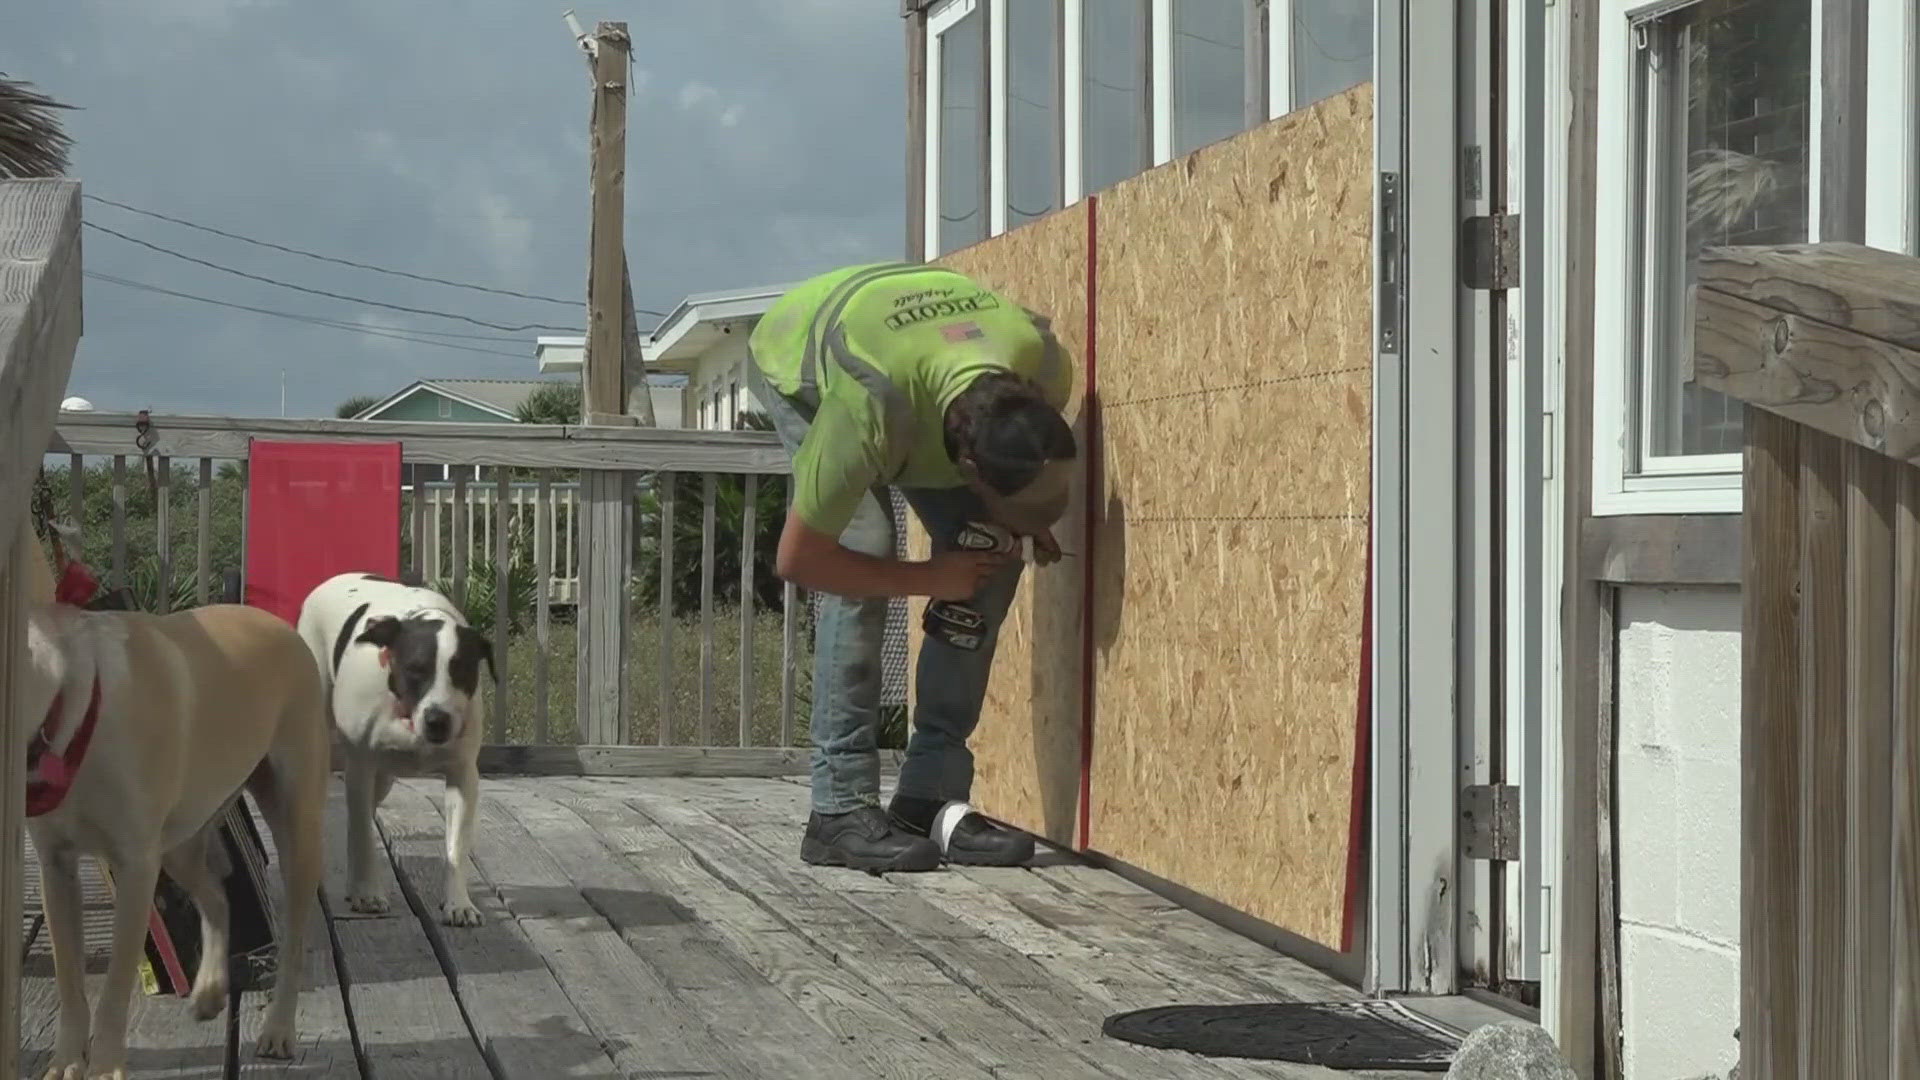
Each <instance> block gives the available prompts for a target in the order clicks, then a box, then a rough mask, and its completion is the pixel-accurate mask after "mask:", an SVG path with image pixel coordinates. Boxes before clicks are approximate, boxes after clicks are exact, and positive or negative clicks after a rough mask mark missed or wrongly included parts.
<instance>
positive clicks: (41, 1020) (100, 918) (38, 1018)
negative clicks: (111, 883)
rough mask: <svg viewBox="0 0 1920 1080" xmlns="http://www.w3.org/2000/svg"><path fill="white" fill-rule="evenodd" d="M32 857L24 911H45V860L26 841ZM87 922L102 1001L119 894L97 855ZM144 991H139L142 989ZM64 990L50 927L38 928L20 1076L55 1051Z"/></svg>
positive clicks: (23, 1012)
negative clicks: (42, 877) (109, 887)
mask: <svg viewBox="0 0 1920 1080" xmlns="http://www.w3.org/2000/svg"><path fill="white" fill-rule="evenodd" d="M21 850H22V852H23V853H24V854H25V856H26V860H25V869H26V881H27V882H28V888H29V894H28V895H29V897H30V903H28V904H23V906H22V910H23V911H30V912H31V913H32V914H34V915H38V914H39V913H40V863H39V860H38V859H37V858H35V856H34V851H33V842H32V841H31V840H27V841H25V842H24V843H22V844H21ZM80 894H81V924H82V926H83V927H84V931H83V932H84V933H85V935H86V942H87V976H88V977H87V1003H88V1005H89V1011H91V1006H92V1003H93V1002H96V1001H98V1000H100V984H101V980H102V976H103V975H104V974H105V973H106V970H107V954H108V952H109V951H110V950H109V946H110V944H111V943H112V941H113V898H112V894H110V893H109V892H108V891H107V883H106V878H105V876H104V875H102V874H101V873H100V868H99V866H98V865H97V864H96V863H95V862H94V861H93V860H92V859H81V860H80ZM137 992H138V991H137V990H136V993H137ZM59 1020H60V994H59V989H58V988H57V987H56V986H55V985H54V977H53V945H52V942H51V941H50V940H49V939H48V937H47V934H46V930H45V928H44V927H40V928H38V929H37V930H36V932H35V934H34V936H33V938H32V940H31V941H29V942H28V943H27V948H26V952H25V954H24V960H23V961H22V963H21V965H20V1074H21V1075H22V1076H33V1077H38V1076H39V1075H40V1074H41V1072H43V1071H45V1069H46V1068H47V1064H48V1059H49V1058H50V1057H51V1056H52V1055H53V1040H54V1039H55V1037H56V1036H57V1035H58V1033H59V1032H58V1029H59Z"/></svg>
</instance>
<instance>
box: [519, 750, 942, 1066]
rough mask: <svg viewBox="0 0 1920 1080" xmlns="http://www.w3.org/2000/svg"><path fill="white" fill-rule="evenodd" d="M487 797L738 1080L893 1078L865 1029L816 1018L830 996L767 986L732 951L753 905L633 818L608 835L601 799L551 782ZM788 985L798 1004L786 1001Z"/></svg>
mask: <svg viewBox="0 0 1920 1080" xmlns="http://www.w3.org/2000/svg"><path fill="white" fill-rule="evenodd" d="M493 797H494V798H495V799H496V800H498V801H500V802H501V803H504V804H506V805H507V806H508V808H509V809H510V810H511V811H512V813H513V814H514V816H515V817H516V818H518V819H519V820H520V822H521V823H522V824H524V825H525V826H526V827H527V828H528V830H529V831H530V832H532V833H533V834H534V835H535V836H536V837H538V838H539V840H540V843H541V845H542V846H543V847H544V848H545V849H546V850H547V852H548V853H549V854H551V855H552V856H553V857H554V860H555V861H556V862H557V863H559V864H560V865H561V866H562V867H563V868H564V869H565V871H566V872H567V874H568V876H570V877H571V878H572V879H573V880H574V882H575V883H576V884H577V885H579V886H580V888H581V889H582V891H583V895H584V896H585V898H586V899H587V901H588V902H589V903H590V904H591V905H592V907H593V908H594V910H596V911H597V912H599V913H600V914H601V916H603V917H604V918H605V919H606V920H607V921H608V922H609V923H611V924H612V925H613V926H614V927H615V928H616V929H617V930H618V931H619V933H620V935H621V937H622V939H623V940H625V941H626V943H627V944H628V946H629V947H630V948H632V949H633V951H634V952H635V953H636V954H637V955H638V956H640V957H641V958H642V959H643V960H644V961H645V962H646V963H647V965H648V966H649V967H650V968H652V969H653V970H654V971H655V972H657V973H658V975H659V977H660V979H661V980H662V981H663V982H664V983H665V985H666V986H668V987H669V988H670V989H671V992H672V996H673V998H674V1000H675V1001H677V1002H681V1003H684V1004H685V1005H686V1006H687V1007H689V1008H691V1009H692V1010H693V1011H694V1012H695V1013H696V1014H697V1015H700V1016H703V1017H705V1018H707V1023H708V1024H709V1025H710V1026H711V1028H712V1030H713V1031H714V1032H715V1034H716V1035H719V1036H721V1037H722V1038H723V1039H726V1040H728V1041H727V1046H728V1047H729V1049H730V1050H731V1051H732V1052H733V1053H734V1054H735V1055H736V1056H737V1057H738V1058H739V1059H740V1061H741V1064H742V1065H744V1066H747V1067H749V1068H750V1069H752V1070H753V1071H751V1072H744V1071H743V1072H742V1073H740V1074H739V1075H741V1076H749V1077H751V1076H764V1077H793V1078H795V1080H828V1078H842V1077H847V1078H851V1077H859V1076H886V1075H893V1074H889V1073H886V1072H876V1071H875V1070H874V1069H873V1068H871V1067H870V1066H869V1065H868V1064H867V1060H868V1057H869V1053H870V1051H869V1049H868V1048H867V1047H866V1046H864V1045H861V1042H862V1040H863V1039H864V1037H865V1035H866V1033H865V1032H864V1031H862V1030H861V1029H860V1028H859V1026H858V1025H857V1024H854V1025H849V1027H850V1030H849V1031H848V1032H847V1034H845V1035H841V1034H836V1033H835V1032H834V1031H833V1030H831V1025H830V1024H829V1023H826V1022H823V1021H817V1020H816V1019H815V1017H816V1016H821V1015H823V1014H837V1013H839V1012H840V1011H841V1009H840V1006H839V1004H838V1001H837V995H835V994H834V993H833V992H832V991H831V990H830V989H828V990H824V991H815V990H814V989H813V988H811V987H807V986H803V985H797V984H798V982H799V980H797V979H793V978H783V979H780V980H776V979H774V978H769V977H768V976H767V974H766V972H764V971H762V970H760V969H759V968H756V967H755V966H754V965H753V964H752V963H751V962H750V961H749V959H748V958H747V957H746V956H744V955H742V954H741V953H740V952H739V951H736V950H735V949H734V948H733V947H731V946H730V944H729V943H728V940H727V937H728V934H729V927H730V923H729V920H728V919H727V914H728V910H729V909H730V908H735V907H739V906H744V905H750V903H751V902H750V901H748V900H747V899H746V898H745V897H741V896H739V895H737V894H735V893H733V892H732V891H731V890H728V889H726V887H725V886H723V885H721V884H720V883H718V882H716V881H714V880H713V879H712V878H710V877H708V876H707V875H706V873H705V871H703V870H701V869H700V868H699V867H698V866H696V865H694V863H693V860H692V858H691V857H690V856H688V855H686V853H685V851H684V850H683V849H681V848H680V847H679V845H678V844H677V843H676V842H674V841H673V840H671V839H669V838H667V837H666V836H665V835H664V834H661V833H659V832H658V830H655V829H651V827H642V826H641V825H639V824H637V822H638V819H639V815H637V814H634V813H632V812H631V811H626V812H625V814H626V817H627V818H628V819H629V820H628V821H615V822H613V823H612V826H611V828H608V827H605V826H606V823H605V822H603V821H602V820H601V816H600V815H601V813H602V808H601V806H600V805H599V804H598V801H597V800H595V799H593V798H590V797H584V796H580V795H578V794H575V793H572V792H569V791H565V790H562V789H561V788H560V787H559V786H558V785H557V784H553V783H546V782H542V783H539V784H534V783H527V784H524V785H518V786H514V787H511V788H507V789H505V790H500V788H499V786H496V791H495V794H494V796H493ZM590 822H591V824H590ZM782 984H784V985H782ZM789 988H792V989H793V990H794V991H795V992H796V993H798V994H799V995H800V996H799V997H794V996H790V995H789V993H788V989H789ZM907 1075H912V1074H911V1073H909V1074H907Z"/></svg>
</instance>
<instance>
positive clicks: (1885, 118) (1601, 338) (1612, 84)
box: [1275, 0, 1920, 516]
mask: <svg viewBox="0 0 1920 1080" xmlns="http://www.w3.org/2000/svg"><path fill="white" fill-rule="evenodd" d="M1275 2H1277V3H1285V2H1287V0H1275ZM1808 7H1809V15H1808V17H1809V18H1810V19H1811V20H1812V22H1811V25H1812V28H1813V29H1812V33H1811V34H1810V35H1809V43H1808V45H1809V49H1810V51H1811V52H1812V56H1811V57H1810V58H1809V61H1810V63H1809V69H1810V71H1811V77H1812V79H1813V85H1812V86H1811V87H1810V90H1811V94H1810V102H1809V108H1810V109H1811V111H1812V113H1813V115H1812V119H1811V127H1810V130H1809V150H1808V156H1809V158H1810V162H1809V173H1808V181H1809V182H1808V191H1807V198H1808V208H1809V213H1808V226H1809V228H1808V235H1809V236H1810V237H1813V238H1815V239H1817V238H1818V236H1819V222H1818V214H1817V213H1815V212H1814V211H1815V209H1816V208H1817V207H1818V205H1819V197H1820V196H1819V177H1820V174H1821V169H1820V162H1821V159H1822V155H1823V154H1824V153H1825V148H1824V147H1823V145H1822V142H1821V138H1820V122H1819V101H1820V95H1821V87H1820V78H1821V72H1820V52H1821V50H1820V30H1821V20H1820V15H1819V7H1818V5H1817V3H1813V2H1811V0H1809V3H1808ZM1674 8H1676V5H1675V4H1673V3H1672V2H1671V0H1654V2H1647V0H1603V3H1602V7H1601V25H1600V57H1601V63H1600V79H1599V97H1598V101H1597V112H1598V128H1599V130H1598V138H1599V147H1600V155H1599V159H1600V161H1601V163H1602V170H1601V173H1600V176H1599V192H1598V199H1597V203H1598V205H1597V206H1596V213H1595V228H1596V237H1595V241H1596V243H1595V252H1594V256H1595V257H1594V269H1595V280H1596V282H1597V284H1596V294H1595V307H1594V406H1593V407H1594V424H1593V513H1594V514H1596V515H1601V516H1606V515H1618V514H1732V513H1739V512H1740V507H1741V497H1740V467H1741V455H1740V454H1737V453H1734V454H1714V455H1697V456H1692V457H1678V458H1664V459H1663V458H1652V459H1646V460H1645V461H1644V464H1643V465H1642V467H1641V469H1640V472H1639V473H1638V475H1629V474H1628V471H1627V470H1628V467H1629V465H1630V464H1632V463H1633V461H1634V459H1635V457H1637V456H1638V455H1637V453H1636V450H1637V448H1636V447H1633V446H1632V445H1630V440H1632V439H1635V438H1637V437H1638V435H1637V433H1636V431H1635V429H1634V425H1633V423H1632V416H1631V415H1630V414H1629V412H1628V403H1629V402H1631V401H1633V400H1634V399H1635V397H1636V396H1637V395H1638V394H1639V392H1640V378H1641V375H1642V372H1640V371H1637V370H1632V369H1631V365H1630V363H1629V361H1630V359H1631V358H1632V357H1633V354H1634V349H1633V348H1632V329H1631V327H1632V320H1633V318H1634V317H1635V312H1634V311H1632V310H1631V308H1632V304H1633V290H1632V289H1631V288H1630V284H1631V281H1632V278H1631V277H1630V276H1629V275H1630V274H1634V273H1638V272H1639V268H1638V267H1636V266H1633V265H1632V263H1631V260H1632V258H1633V254H1634V245H1633V244H1632V243H1631V242H1630V241H1629V240H1628V237H1629V236H1630V235H1631V232H1632V230H1633V228H1634V221H1633V198H1634V190H1635V189H1634V181H1635V177H1634V176H1633V175H1632V171H1633V168H1634V163H1635V162H1636V160H1637V159H1638V156H1639V155H1638V151H1637V147H1636V146H1635V144H1634V142H1633V140H1634V139H1635V137H1636V131H1635V124H1634V121H1633V116H1632V104H1633V96H1632V86H1631V79H1632V77H1633V72H1634V70H1635V68H1636V65H1635V64H1634V62H1633V58H1634V44H1635V43H1634V34H1633V29H1632V26H1631V22H1632V20H1633V19H1634V18H1635V17H1637V16H1642V15H1646V14H1654V13H1660V12H1663V11H1666V10H1672V9H1674ZM1917 23H1920V18H1917V17H1916V15H1915V13H1914V5H1913V0H1868V46H1867V48H1868V57H1867V117H1866V124H1867V163H1866V169H1867V242H1868V243H1869V244H1872V245H1874V246H1875V247H1881V248H1886V249H1888V250H1893V251H1904V252H1907V253H1909V254H1917V255H1920V192H1916V188H1917V187H1920V105H1916V103H1915V100H1914V99H1915V95H1916V92H1917V91H1920V78H1917V77H1916V70H1920V25H1916V24H1917Z"/></svg>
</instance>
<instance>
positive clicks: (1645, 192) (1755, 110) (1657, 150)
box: [1594, 0, 1812, 513]
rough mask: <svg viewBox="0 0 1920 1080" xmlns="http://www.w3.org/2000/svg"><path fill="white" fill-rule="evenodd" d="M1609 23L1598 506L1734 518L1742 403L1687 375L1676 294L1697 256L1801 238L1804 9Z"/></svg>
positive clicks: (1665, 15)
mask: <svg viewBox="0 0 1920 1080" xmlns="http://www.w3.org/2000/svg"><path fill="white" fill-rule="evenodd" d="M1618 14H1619V16H1620V17H1619V19H1618V20H1617V21H1616V22H1614V23H1613V24H1612V25H1610V26H1609V27H1608V28H1607V29H1608V31H1609V35H1610V39H1611V41H1612V44H1613V46H1614V48H1615V49H1616V50H1617V51H1616V52H1615V53H1614V55H1616V56H1619V57H1621V59H1622V61H1623V63H1621V64H1619V65H1613V74H1612V75H1611V77H1609V75H1608V74H1607V71H1608V67H1609V65H1605V64H1603V65H1602V71H1603V75H1602V80H1601V87H1600V93H1601V100H1600V108H1599V112H1600V115H1601V117H1602V119H1601V139H1602V143H1601V145H1602V151H1601V158H1602V160H1603V161H1609V160H1611V165H1610V169H1611V172H1610V173H1609V174H1607V179H1605V180H1603V182H1602V186H1601V189H1600V199H1601V209H1600V223H1599V229H1600V231H1599V235H1598V240H1599V243H1600V246H1601V251H1600V259H1599V260H1598V262H1597V266H1598V269H1599V272H1600V274H1601V278H1600V296H1599V300H1600V307H1599V310H1598V312H1597V321H1596V328H1595V338H1596V341H1595V345H1596V352H1595V357H1596V376H1597V378H1598V382H1597V384H1596V388H1595V389H1596V413H1595V431H1594V438H1595V445H1594V463H1595V464H1594V468H1595V508H1596V510H1597V511H1599V512H1614V513H1622V512H1642V513H1644V512H1662V511H1665V512H1684V511H1694V512H1704V511H1716V510H1717V511H1733V510H1737V509H1738V508H1739V487H1740V477H1739V469H1740V447H1741V432H1740V414H1741V410H1740V407H1739V405H1738V404H1737V403H1735V402H1733V401H1731V400H1729V399H1727V398H1725V397H1723V396H1721V395H1720V394H1717V393H1714V392H1712V391H1710V390H1705V389H1702V388H1700V387H1697V386H1694V385H1692V384H1691V383H1690V382H1689V381H1688V377H1687V371H1688V368H1689V365H1688V355H1687V352H1688V350H1689V349H1690V348H1691V335H1690V333H1689V331H1690V326H1689V325H1688V320H1689V318H1690V314H1689V312H1688V304H1687V291H1688V287H1689V286H1690V285H1691V283H1692V279H1693V264H1694V259H1695V257H1696V256H1697V255H1698V254H1699V252H1700V250H1701V249H1702V248H1703V247H1710V246H1720V245H1728V244H1789V243H1796V242H1800V241H1804V240H1806V239H1808V237H1809V217H1810V214H1809V183H1808V181H1809V176H1810V170H1811V163H1810V157H1809V123H1810V112H1811V110H1810V108H1809V101H1810V97H1811V70H1810V69H1811V66H1812V65H1811V59H1812V52H1811V44H1810V27H1811V21H1812V7H1811V4H1810V3H1809V0H1694V2H1692V3H1685V4H1683V5H1681V6H1679V7H1678V8H1675V7H1674V6H1673V4H1671V3H1667V4H1662V5H1660V6H1658V7H1656V8H1654V9H1651V11H1650V12H1648V13H1645V14H1641V13H1636V12H1633V11H1619V12H1618ZM1605 47H1606V45H1605V43H1603V48H1605ZM1610 99H1611V104H1610ZM1609 145H1612V146H1616V147H1618V149H1619V151H1620V152H1619V153H1617V154H1614V155H1611V156H1610V155H1609V154H1608V152H1607V149H1606V148H1607V147H1608V146H1609ZM1602 373H1604V374H1602Z"/></svg>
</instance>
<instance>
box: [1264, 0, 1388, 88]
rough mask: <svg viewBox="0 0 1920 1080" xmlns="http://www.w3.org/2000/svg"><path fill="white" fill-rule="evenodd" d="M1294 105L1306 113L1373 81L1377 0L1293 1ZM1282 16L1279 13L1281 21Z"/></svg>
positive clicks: (1291, 58) (1290, 48)
mask: <svg viewBox="0 0 1920 1080" xmlns="http://www.w3.org/2000/svg"><path fill="white" fill-rule="evenodd" d="M1284 6H1286V7H1291V8H1292V9H1293V10H1292V12H1291V13H1290V14H1289V17H1288V21H1289V24H1290V25H1289V27H1288V30H1289V32H1288V35H1287V37H1288V39H1289V40H1288V49H1287V51H1288V60H1289V61H1290V65H1289V66H1290V67H1291V68H1292V71H1290V72H1289V73H1288V74H1289V82H1290V84H1291V85H1290V87H1289V91H1290V94H1291V97H1290V100H1289V105H1290V106H1291V108H1294V109H1304V108H1306V107H1307V106H1309V105H1312V104H1313V103H1314V102H1316V101H1324V100H1326V99H1327V98H1330V97H1332V96H1334V95H1335V94H1340V93H1344V92H1346V91H1347V90H1350V89H1352V88H1353V87H1355V86H1358V85H1360V84H1361V83H1363V82H1366V81H1367V80H1369V79H1371V78H1373V0H1291V2H1289V3H1285V4H1284ZM1277 14H1278V13H1276V15H1277Z"/></svg>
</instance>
